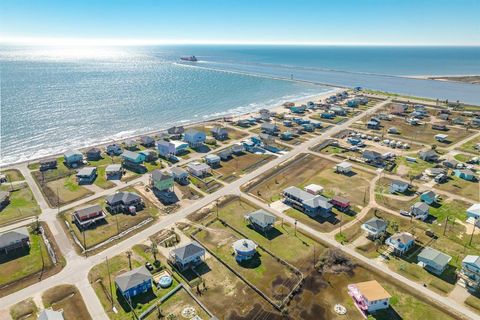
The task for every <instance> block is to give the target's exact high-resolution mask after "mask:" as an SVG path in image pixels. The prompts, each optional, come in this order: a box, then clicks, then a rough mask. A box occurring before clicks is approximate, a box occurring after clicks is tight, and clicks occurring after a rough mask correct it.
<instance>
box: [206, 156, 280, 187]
mask: <svg viewBox="0 0 480 320" xmlns="http://www.w3.org/2000/svg"><path fill="white" fill-rule="evenodd" d="M273 158H275V156H273V155H269V154H267V155H265V154H253V153H250V152H247V153H244V154H242V155H239V156H235V155H234V156H233V157H232V158H231V159H229V160H227V161H222V162H221V163H220V165H221V166H220V167H219V168H215V173H217V174H218V175H219V176H220V179H222V180H223V181H225V182H232V181H235V180H236V179H238V178H240V177H241V176H243V175H244V174H246V173H249V172H251V171H253V170H255V169H257V168H259V167H261V166H262V165H264V164H266V163H267V162H269V161H271V160H272V159H273Z"/></svg>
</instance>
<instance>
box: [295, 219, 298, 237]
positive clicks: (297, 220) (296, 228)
mask: <svg viewBox="0 0 480 320" xmlns="http://www.w3.org/2000/svg"><path fill="white" fill-rule="evenodd" d="M297 222H298V220H297V219H295V223H294V224H295V237H296V236H297Z"/></svg>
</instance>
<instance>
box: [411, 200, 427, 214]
mask: <svg viewBox="0 0 480 320" xmlns="http://www.w3.org/2000/svg"><path fill="white" fill-rule="evenodd" d="M412 207H413V208H415V209H417V210H420V211H423V212H427V211H428V210H429V207H428V204H426V203H425V202H420V201H419V202H416V203H415V204H414V205H413V206H412Z"/></svg>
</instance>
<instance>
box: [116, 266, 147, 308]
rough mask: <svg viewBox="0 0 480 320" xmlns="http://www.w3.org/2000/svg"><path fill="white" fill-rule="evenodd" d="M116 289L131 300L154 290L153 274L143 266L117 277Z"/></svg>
mask: <svg viewBox="0 0 480 320" xmlns="http://www.w3.org/2000/svg"><path fill="white" fill-rule="evenodd" d="M115 287H116V288H117V290H118V291H119V292H120V293H121V294H122V295H123V296H124V297H125V299H127V300H129V299H131V298H133V297H136V296H139V295H141V294H143V293H145V292H147V291H149V290H151V289H152V274H151V273H150V271H148V270H147V268H145V267H144V266H141V267H139V268H137V269H133V270H131V271H128V272H125V273H122V274H121V275H119V276H116V277H115Z"/></svg>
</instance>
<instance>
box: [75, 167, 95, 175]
mask: <svg viewBox="0 0 480 320" xmlns="http://www.w3.org/2000/svg"><path fill="white" fill-rule="evenodd" d="M95 171H97V168H95V167H83V168H82V169H80V170H78V172H77V176H91V175H92V174H93V173H94V172H95Z"/></svg>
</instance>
